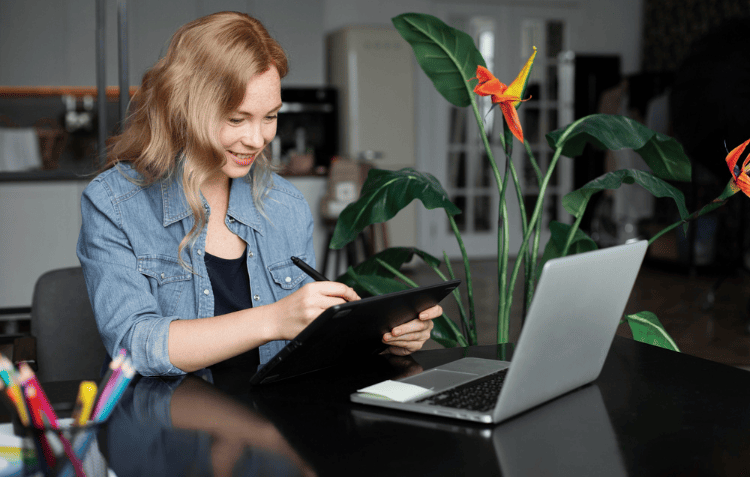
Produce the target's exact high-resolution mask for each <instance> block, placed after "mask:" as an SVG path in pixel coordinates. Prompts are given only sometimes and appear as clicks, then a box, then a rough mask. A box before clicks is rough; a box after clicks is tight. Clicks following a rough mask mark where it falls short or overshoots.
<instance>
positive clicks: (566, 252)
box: [560, 214, 583, 257]
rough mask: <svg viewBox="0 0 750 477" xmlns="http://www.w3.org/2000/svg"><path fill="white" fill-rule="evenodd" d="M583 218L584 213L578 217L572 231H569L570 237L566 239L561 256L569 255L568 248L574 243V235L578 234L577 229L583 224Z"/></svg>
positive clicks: (571, 228)
mask: <svg viewBox="0 0 750 477" xmlns="http://www.w3.org/2000/svg"><path fill="white" fill-rule="evenodd" d="M582 219H583V214H581V215H579V216H578V217H576V221H575V222H573V226H572V227H570V232H568V238H567V239H565V246H564V247H563V249H562V252H561V253H560V256H561V257H565V256H566V255H568V249H569V248H570V244H571V243H573V237H574V236H575V234H576V230H578V227H579V226H580V225H581V220H582Z"/></svg>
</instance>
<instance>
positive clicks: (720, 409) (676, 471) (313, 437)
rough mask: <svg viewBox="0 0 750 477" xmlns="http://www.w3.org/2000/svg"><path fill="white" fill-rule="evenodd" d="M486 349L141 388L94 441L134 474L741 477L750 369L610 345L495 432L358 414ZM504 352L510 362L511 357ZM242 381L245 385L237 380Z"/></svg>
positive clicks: (380, 413) (489, 349)
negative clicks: (602, 357) (353, 396)
mask: <svg viewBox="0 0 750 477" xmlns="http://www.w3.org/2000/svg"><path fill="white" fill-rule="evenodd" d="M506 352H507V354H508V355H510V352H509V351H508V350H506V349H505V348H504V347H495V346H481V347H474V348H468V349H445V350H433V351H423V352H419V353H416V354H415V355H414V359H399V360H394V361H390V362H389V361H387V360H385V359H384V358H382V357H377V358H374V359H373V360H371V361H368V362H365V363H359V364H357V365H356V366H354V365H352V367H350V368H340V369H337V370H328V371H323V372H320V373H314V374H311V375H308V376H306V377H302V378H301V379H298V380H294V381H289V382H286V383H279V384H276V385H271V386H267V387H260V388H253V389H250V388H248V387H247V386H246V384H245V383H246V381H242V382H240V381H235V382H232V381H231V380H229V381H225V382H224V383H223V384H222V387H224V388H226V389H228V390H229V392H226V391H225V390H221V389H219V388H218V387H217V386H214V385H211V384H208V383H207V382H205V381H203V380H202V379H201V378H199V377H197V376H189V377H187V378H182V379H156V378H148V379H145V378H144V379H141V380H139V381H138V382H137V383H136V384H135V385H133V386H132V387H131V389H130V391H129V393H128V395H126V396H125V397H124V398H123V402H122V404H121V406H119V407H118V409H117V410H116V412H115V413H114V414H113V416H112V417H111V418H110V422H109V423H108V425H107V426H106V428H105V429H102V431H101V432H100V433H99V436H98V437H99V439H98V446H99V449H100V450H101V452H102V454H103V455H104V456H105V457H106V458H107V459H108V461H109V464H110V467H111V468H112V470H114V472H115V473H116V474H117V475H118V477H127V476H131V475H186V474H189V475H319V476H327V475H358V476H362V475H364V476H370V475H372V476H376V475H377V476H380V475H388V476H398V475H404V476H406V475H408V476H410V477H413V476H415V475H446V476H455V475H504V476H516V475H562V476H566V475H575V476H585V475H596V476H599V475H638V476H644V475H645V476H647V475H747V473H748V472H750V437H749V434H750V433H748V429H750V405H748V399H749V398H748V396H750V374H749V373H747V372H746V371H743V370H739V369H735V368H732V367H729V366H723V365H719V364H716V363H712V362H709V361H705V360H701V359H698V358H694V357H691V356H687V355H683V354H679V353H673V352H670V351H666V350H662V349H658V348H654V347H652V346H648V345H644V344H641V343H637V342H634V341H632V340H630V339H625V338H616V339H615V342H614V344H613V347H612V350H611V351H610V354H609V356H608V358H607V362H606V364H605V367H604V370H603V371H602V375H601V376H600V377H599V379H597V381H596V382H595V383H594V384H593V385H589V386H586V387H583V388H581V389H579V390H577V391H575V392H573V393H569V394H567V395H565V396H563V397H561V398H559V399H557V400H554V401H552V402H550V403H548V404H546V405H543V406H541V407H538V408H536V409H534V410H532V411H530V412H528V413H525V414H522V415H521V416H518V417H517V418H515V419H512V420H510V421H508V422H506V423H504V424H500V425H499V426H486V425H481V424H463V423H460V422H459V421H453V420H449V419H443V418H437V417H434V418H432V417H428V416H416V415H411V414H408V413H402V412H396V411H387V410H380V409H374V408H370V407H367V406H364V405H353V404H351V403H350V402H349V400H348V396H349V393H351V392H352V391H354V390H356V389H359V388H361V387H364V386H366V385H369V384H373V383H375V382H378V381H382V380H384V379H393V378H395V377H398V376H401V375H404V374H410V373H414V372H419V371H420V370H421V369H428V368H430V367H433V366H436V365H438V364H442V363H444V362H447V361H450V360H454V359H457V358H460V357H462V356H465V355H470V356H481V357H502V355H503V354H504V353H506ZM509 357H510V356H506V358H509ZM243 379H244V378H243Z"/></svg>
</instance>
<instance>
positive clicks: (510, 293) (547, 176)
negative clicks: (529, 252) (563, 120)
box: [506, 117, 586, 315]
mask: <svg viewBox="0 0 750 477" xmlns="http://www.w3.org/2000/svg"><path fill="white" fill-rule="evenodd" d="M585 119H586V117H583V118H580V119H577V120H575V121H573V122H572V123H571V124H570V125H569V126H568V127H567V128H566V129H565V132H563V134H562V136H560V139H559V140H558V142H557V143H558V144H560V145H559V146H558V147H557V149H555V154H554V155H553V156H552V160H551V161H550V165H549V169H548V170H547V173H546V174H545V175H544V179H543V180H542V184H541V185H540V186H539V197H538V198H537V200H536V205H535V206H534V212H533V214H532V215H531V219H529V222H530V223H533V222H536V221H537V219H538V218H539V216H540V215H541V211H542V204H543V203H544V194H545V192H546V191H547V185H548V184H549V181H550V178H551V177H552V172H553V171H554V170H555V166H556V165H557V161H558V160H559V159H560V155H561V154H562V145H563V144H565V139H566V138H567V137H568V135H569V134H570V133H571V131H573V130H575V127H576V126H577V125H578V124H579V123H581V122H582V121H583V120H585ZM530 231H531V229H529V230H528V231H527V232H526V233H525V234H524V236H523V240H522V241H521V249H520V250H519V251H518V255H519V256H520V255H522V254H523V252H525V251H526V248H527V247H528V245H529V238H530V236H531V233H530ZM520 268H521V263H520V261H519V260H516V263H515V264H514V265H513V271H512V273H511V277H510V287H509V290H508V298H509V299H508V303H507V304H506V306H507V310H506V312H507V314H508V315H510V306H511V304H512V297H513V286H514V283H515V281H516V278H517V277H518V270H519V269H520Z"/></svg>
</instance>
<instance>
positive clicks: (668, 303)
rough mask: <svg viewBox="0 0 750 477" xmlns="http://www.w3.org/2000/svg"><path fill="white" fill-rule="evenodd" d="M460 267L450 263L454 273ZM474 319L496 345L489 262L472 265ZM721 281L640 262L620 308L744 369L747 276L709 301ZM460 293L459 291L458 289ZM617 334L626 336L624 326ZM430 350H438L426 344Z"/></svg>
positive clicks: (449, 303)
mask: <svg viewBox="0 0 750 477" xmlns="http://www.w3.org/2000/svg"><path fill="white" fill-rule="evenodd" d="M462 267H463V265H462V264H460V263H455V264H454V265H453V269H454V270H456V271H457V275H458V276H459V278H462V275H463V274H458V270H461V269H462ZM410 274H411V275H413V277H414V279H415V280H416V281H417V282H418V283H430V282H433V281H436V280H437V278H436V276H435V275H434V272H432V271H431V270H429V269H426V267H422V266H419V265H418V266H416V268H415V269H414V270H413V271H412V272H411V273H410ZM471 274H472V278H473V282H474V295H475V299H476V315H477V320H478V323H479V327H478V329H479V342H480V344H490V343H494V342H495V341H496V336H497V331H496V326H497V325H496V317H497V264H496V262H495V261H494V260H478V261H472V265H471ZM723 276H725V275H724V274H722V273H719V272H710V273H709V272H693V273H692V274H691V273H689V272H688V271H681V270H676V269H674V267H665V266H663V265H661V264H653V263H649V261H647V262H645V263H644V266H643V268H642V269H641V272H640V274H639V275H638V279H637V280H636V284H635V287H634V289H633V292H632V294H631V296H630V300H629V302H628V305H627V307H626V310H625V311H626V313H635V312H638V311H651V312H653V313H655V314H656V315H657V316H658V317H659V320H661V322H662V323H663V324H664V327H665V328H666V330H667V331H668V332H669V333H670V335H671V336H672V338H673V339H674V340H675V341H676V343H677V345H678V346H679V347H680V350H681V351H682V352H684V353H688V354H691V355H694V356H699V357H702V358H706V359H710V360H713V361H717V362H721V363H725V364H731V365H736V366H741V367H750V334H748V324H749V323H750V321H748V316H749V315H748V310H747V308H748V300H750V275H748V274H745V273H742V272H736V273H734V274H731V275H728V276H726V279H724V280H723V281H722V282H721V284H720V286H719V287H718V288H717V289H716V293H715V295H714V296H715V298H714V300H713V302H712V303H711V301H710V300H709V299H708V297H709V294H710V292H711V290H712V288H713V287H714V286H715V285H716V284H717V283H718V281H719V279H721V278H722V277H723ZM522 286H523V285H522V279H521V278H519V280H518V286H517V287H516V290H514V299H513V313H512V316H511V341H515V340H516V339H517V337H518V333H519V332H520V314H521V311H520V306H521V290H520V289H521V288H522ZM462 288H463V287H462ZM443 307H444V308H445V309H446V313H447V314H448V316H450V317H456V318H457V317H458V312H457V307H456V305H455V301H454V300H453V299H452V298H451V297H449V298H447V299H446V300H445V301H444V302H443ZM618 334H619V335H623V336H629V337H632V334H631V333H630V330H629V328H628V327H627V325H622V326H620V328H619V329H618ZM426 346H427V347H428V348H430V349H434V348H439V347H440V345H438V344H437V343H434V342H428V344H427V345H426Z"/></svg>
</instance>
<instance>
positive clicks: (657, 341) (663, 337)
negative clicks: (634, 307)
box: [625, 311, 680, 351]
mask: <svg viewBox="0 0 750 477" xmlns="http://www.w3.org/2000/svg"><path fill="white" fill-rule="evenodd" d="M625 319H626V320H627V322H628V325H630V330H631V331H632V332H633V339H635V340H636V341H640V342H641V343H648V344H651V345H654V346H659V347H661V348H666V349H671V350H672V351H680V349H679V348H678V347H677V343H675V342H674V340H673V339H672V337H671V336H669V333H667V330H665V329H664V326H663V325H662V324H661V322H660V321H659V318H657V317H656V315H655V314H653V313H651V312H650V311H640V312H638V313H635V314H633V315H626V316H625Z"/></svg>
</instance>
